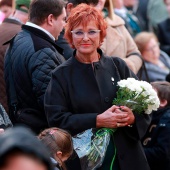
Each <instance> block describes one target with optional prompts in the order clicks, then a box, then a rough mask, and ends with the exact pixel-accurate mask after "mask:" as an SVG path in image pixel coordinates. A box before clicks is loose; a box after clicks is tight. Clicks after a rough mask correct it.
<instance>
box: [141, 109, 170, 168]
mask: <svg viewBox="0 0 170 170" xmlns="http://www.w3.org/2000/svg"><path fill="white" fill-rule="evenodd" d="M143 146H144V150H145V153H146V157H147V159H148V163H149V165H150V168H151V170H161V169H162V170H169V169H170V107H166V108H163V109H159V110H158V111H155V112H153V118H152V121H151V124H150V126H149V128H148V131H147V133H146V135H145V137H144V139H143Z"/></svg>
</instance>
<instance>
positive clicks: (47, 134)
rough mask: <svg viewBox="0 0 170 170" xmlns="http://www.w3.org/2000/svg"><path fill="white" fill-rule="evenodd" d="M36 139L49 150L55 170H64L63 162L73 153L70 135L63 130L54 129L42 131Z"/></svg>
mask: <svg viewBox="0 0 170 170" xmlns="http://www.w3.org/2000/svg"><path fill="white" fill-rule="evenodd" d="M38 138H39V139H40V140H41V141H42V143H44V144H45V146H47V148H48V149H49V151H50V154H51V160H52V162H53V163H54V165H55V170H66V166H65V164H64V161H66V160H67V159H68V158H69V157H70V156H71V155H72V153H73V143H72V138H71V135H70V134H69V133H68V132H67V131H65V130H62V129H59V128H55V127H54V128H49V129H45V130H44V131H42V132H41V133H40V134H39V136H38Z"/></svg>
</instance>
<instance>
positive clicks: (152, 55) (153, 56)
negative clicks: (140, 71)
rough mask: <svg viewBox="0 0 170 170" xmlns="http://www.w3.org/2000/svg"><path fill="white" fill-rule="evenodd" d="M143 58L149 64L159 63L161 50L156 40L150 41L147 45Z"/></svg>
mask: <svg viewBox="0 0 170 170" xmlns="http://www.w3.org/2000/svg"><path fill="white" fill-rule="evenodd" d="M142 56H143V58H144V60H146V61H148V62H151V63H157V61H158V60H159V56H160V49H159V44H158V42H157V41H156V40H155V39H154V38H152V39H150V41H149V42H148V43H147V44H146V46H145V48H144V51H143V53H142Z"/></svg>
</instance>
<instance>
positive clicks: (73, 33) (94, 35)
mask: <svg viewBox="0 0 170 170" xmlns="http://www.w3.org/2000/svg"><path fill="white" fill-rule="evenodd" d="M90 31H95V33H94V34H93V35H89V34H88V33H89V32H90ZM100 31H101V30H95V29H94V30H89V31H88V32H84V31H81V30H72V31H71V33H72V35H73V36H74V37H75V38H84V36H85V34H86V36H87V37H89V38H94V37H96V35H97V34H96V33H99V32H100ZM76 32H82V33H83V34H82V37H81V36H80V37H77V35H76V34H75V33H76Z"/></svg>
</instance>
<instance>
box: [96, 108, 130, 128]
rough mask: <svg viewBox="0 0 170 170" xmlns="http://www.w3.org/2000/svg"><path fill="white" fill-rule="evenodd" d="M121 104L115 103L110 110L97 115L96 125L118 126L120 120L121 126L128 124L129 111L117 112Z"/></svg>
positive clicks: (99, 126) (98, 126)
mask: <svg viewBox="0 0 170 170" xmlns="http://www.w3.org/2000/svg"><path fill="white" fill-rule="evenodd" d="M119 108H120V107H119V106H115V105H113V106H112V107H110V108H109V109H108V110H106V111H105V112H103V113H102V114H99V115H97V118H96V127H97V128H101V127H105V128H117V127H118V126H117V125H118V122H119V123H121V127H123V126H127V125H128V124H127V121H128V120H129V116H128V114H127V113H123V112H122V113H116V112H115V110H116V109H119Z"/></svg>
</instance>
